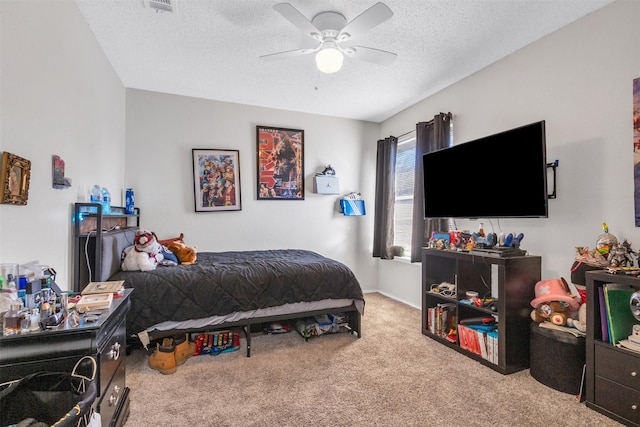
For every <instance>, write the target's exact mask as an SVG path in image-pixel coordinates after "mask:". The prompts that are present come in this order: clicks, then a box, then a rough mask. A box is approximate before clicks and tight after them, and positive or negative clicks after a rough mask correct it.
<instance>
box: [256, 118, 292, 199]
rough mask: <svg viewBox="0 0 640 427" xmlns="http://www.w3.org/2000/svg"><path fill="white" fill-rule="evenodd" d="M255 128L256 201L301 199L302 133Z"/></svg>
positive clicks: (272, 128) (265, 127)
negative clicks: (256, 157)
mask: <svg viewBox="0 0 640 427" xmlns="http://www.w3.org/2000/svg"><path fill="white" fill-rule="evenodd" d="M256 128H257V132H256V133H257V144H258V163H257V165H258V200H304V131H303V130H300V129H284V128H276V127H270V126H257V127H256Z"/></svg>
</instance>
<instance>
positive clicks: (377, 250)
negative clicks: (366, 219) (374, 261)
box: [373, 136, 398, 259]
mask: <svg viewBox="0 0 640 427" xmlns="http://www.w3.org/2000/svg"><path fill="white" fill-rule="evenodd" d="M397 152H398V138H396V137H395V136H390V137H388V138H385V139H381V140H379V141H378V154H377V160H376V199H375V202H376V206H375V213H374V219H373V222H374V225H373V256H374V257H377V258H381V259H393V251H392V249H391V247H392V246H393V237H394V236H393V214H394V205H395V198H396V194H395V193H396V189H395V182H396V179H395V177H396V155H397Z"/></svg>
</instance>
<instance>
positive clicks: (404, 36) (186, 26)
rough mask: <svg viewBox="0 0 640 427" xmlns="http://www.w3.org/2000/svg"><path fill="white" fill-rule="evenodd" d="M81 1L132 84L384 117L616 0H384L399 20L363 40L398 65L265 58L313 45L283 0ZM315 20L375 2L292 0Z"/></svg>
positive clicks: (123, 77) (371, 118)
mask: <svg viewBox="0 0 640 427" xmlns="http://www.w3.org/2000/svg"><path fill="white" fill-rule="evenodd" d="M164 1H170V2H171V3H172V4H173V5H174V7H175V12H173V13H170V12H158V11H157V10H156V9H154V8H151V7H149V6H148V4H147V3H146V0H76V3H77V5H78V8H79V10H80V12H81V13H82V15H83V16H84V17H85V19H86V21H87V23H88V25H89V27H90V28H91V29H92V31H93V32H94V33H95V35H96V38H97V40H98V42H99V43H100V45H101V46H102V48H103V50H104V52H105V54H106V56H107V58H108V59H109V60H110V62H111V63H112V64H113V67H114V69H115V71H116V72H117V74H118V75H119V76H120V78H121V80H122V83H123V84H124V86H125V87H127V88H134V89H142V90H149V91H155V92H162V93H169V94H176V95H185V96H192V97H198V98H205V99H213V100H218V101H227V102H234V103H240V104H247V105H255V106H263V107H270V108H278V109H284V110H293V111H301V112H307V113H314V114H322V115H328V116H335V117H344V118H350V119H359V120H367V121H373V122H381V121H383V120H385V119H387V118H389V117H391V116H392V115H394V114H396V113H398V112H400V111H402V110H403V109H405V108H407V107H409V106H411V105H413V104H415V103H416V102H418V101H421V100H423V99H425V98H427V97H428V96H430V95H432V94H434V93H436V92H438V91H440V90H442V89H444V88H446V87H447V86H449V85H451V84H453V83H455V82H457V81H459V80H461V79H463V78H465V77H467V76H469V75H471V74H473V73H474V72H476V71H478V70H480V69H482V68H484V67H486V66H488V65H490V64H491V63H493V62H495V61H498V60H500V59H501V58H504V57H505V56H507V55H509V54H511V53H513V52H515V51H516V50H518V49H520V48H522V47H524V46H526V45H528V44H530V43H532V42H534V41H536V40H538V39H540V38H542V37H544V36H545V35H547V34H549V33H551V32H554V31H556V30H558V29H560V28H561V27H563V26H565V25H568V24H570V23H571V22H573V21H575V20H577V19H579V18H581V17H582V16H584V15H587V14H589V13H591V12H593V11H594V10H597V9H599V8H601V7H603V6H605V5H607V4H609V3H611V1H612V0H431V1H428V0H426V1H425V0H384V3H385V4H386V5H387V6H389V8H391V10H392V11H393V16H392V17H391V19H389V20H387V21H385V22H383V23H382V24H380V25H379V26H377V27H375V28H373V29H372V30H371V31H369V32H367V33H365V34H364V35H362V36H361V37H359V38H357V40H354V44H357V45H361V46H367V47H373V48H377V49H382V50H386V51H391V52H395V53H397V54H398V57H397V58H396V60H395V61H394V62H393V63H392V64H391V65H388V66H382V65H377V64H372V63H369V62H365V61H360V60H356V59H353V58H345V61H344V65H343V68H342V70H340V71H339V72H337V73H335V74H323V73H319V72H318V71H317V70H316V68H315V62H314V56H313V55H303V56H297V57H294V58H289V59H284V60H280V61H274V62H271V61H265V60H263V59H260V58H259V57H260V56H261V55H267V54H270V53H276V52H280V51H287V50H294V49H298V48H300V47H307V46H309V42H311V45H312V46H313V45H314V43H313V40H312V39H311V38H310V37H307V36H304V35H303V34H302V33H301V31H300V30H299V29H298V28H297V27H295V26H294V25H293V24H292V23H291V22H289V21H287V20H286V19H284V18H283V17H282V15H280V14H279V13H277V12H276V11H275V10H274V9H273V5H274V4H277V3H281V2H282V0H164ZM289 3H291V4H292V5H293V6H295V8H296V9H298V10H299V11H300V12H301V13H302V14H304V15H305V16H306V17H307V18H308V19H312V18H313V17H314V16H315V15H317V14H318V13H320V12H324V11H336V12H340V13H341V14H343V15H344V16H345V17H346V19H347V21H351V20H352V19H354V18H355V17H357V16H358V15H359V14H361V13H362V12H363V11H365V10H366V9H368V8H369V7H371V6H373V5H374V4H375V3H376V1H375V0H372V1H360V0H326V1H303V0H290V1H289Z"/></svg>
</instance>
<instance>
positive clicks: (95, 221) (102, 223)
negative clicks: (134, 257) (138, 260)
mask: <svg viewBox="0 0 640 427" xmlns="http://www.w3.org/2000/svg"><path fill="white" fill-rule="evenodd" d="M139 226H140V208H134V213H133V214H127V213H126V209H125V208H124V207H122V206H112V207H111V213H110V214H103V213H102V207H101V205H100V204H99V203H75V204H74V208H73V263H74V264H73V291H74V292H81V291H82V289H84V287H85V286H86V285H87V283H89V282H91V281H103V280H100V279H99V278H100V277H101V275H102V265H100V263H97V262H96V260H97V259H102V256H101V255H102V254H101V251H102V237H103V236H104V235H105V234H107V233H122V232H123V230H125V229H127V228H131V227H136V228H137V227H139ZM98 230H99V232H98ZM132 244H133V242H132Z"/></svg>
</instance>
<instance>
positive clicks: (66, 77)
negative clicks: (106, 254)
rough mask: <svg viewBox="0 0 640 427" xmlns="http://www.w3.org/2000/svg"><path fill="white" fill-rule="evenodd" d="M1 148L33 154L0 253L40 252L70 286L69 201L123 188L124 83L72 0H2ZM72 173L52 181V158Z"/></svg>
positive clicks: (0, 216)
mask: <svg viewBox="0 0 640 427" xmlns="http://www.w3.org/2000/svg"><path fill="white" fill-rule="evenodd" d="M0 20H1V26H0V39H1V42H2V44H1V51H0V56H1V60H0V67H1V68H0V104H1V105H2V108H1V109H0V111H1V116H0V150H1V151H8V152H10V153H13V154H15V155H18V156H20V157H24V158H26V159H28V160H30V161H31V181H30V186H29V198H28V203H27V205H26V206H15V205H0V262H13V263H26V262H29V261H33V260H38V261H39V262H40V263H42V264H45V265H49V266H51V267H53V268H55V269H56V271H57V272H58V275H57V282H58V284H59V285H60V286H61V287H62V288H63V289H69V288H71V286H70V285H69V283H70V280H71V279H72V277H71V271H72V270H71V265H72V264H71V262H72V260H71V250H72V240H71V212H72V211H71V205H72V203H73V202H76V201H78V200H80V199H81V198H83V197H85V196H86V194H87V192H88V189H89V187H90V186H91V185H93V184H95V183H98V184H100V185H104V186H106V187H107V188H109V189H110V190H111V191H112V193H114V192H116V190H119V189H120V188H122V187H123V177H124V142H125V139H124V137H125V121H124V120H125V115H124V107H125V89H124V86H123V85H122V83H121V82H120V80H119V78H118V77H117V76H116V74H115V73H114V71H113V68H112V67H111V65H110V64H109V62H108V61H107V60H106V58H105V56H104V54H103V52H102V50H101V49H100V47H99V46H98V44H97V42H96V40H95V37H94V36H93V33H92V32H91V31H90V30H89V27H88V26H87V25H86V23H85V22H84V19H83V18H82V16H81V15H80V13H79V11H78V9H77V7H76V5H75V2H71V1H56V2H52V1H34V0H31V1H11V0H2V1H1V2H0ZM54 154H57V155H59V156H61V157H62V159H64V160H65V162H66V173H65V175H66V176H67V177H69V178H71V179H72V187H71V188H70V189H66V190H56V189H53V188H52V184H51V179H52V158H51V156H52V155H54Z"/></svg>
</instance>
